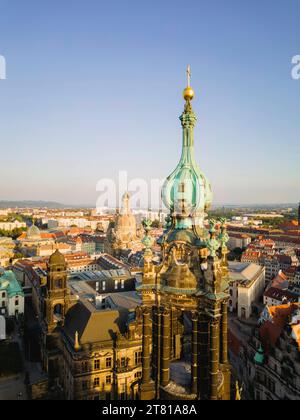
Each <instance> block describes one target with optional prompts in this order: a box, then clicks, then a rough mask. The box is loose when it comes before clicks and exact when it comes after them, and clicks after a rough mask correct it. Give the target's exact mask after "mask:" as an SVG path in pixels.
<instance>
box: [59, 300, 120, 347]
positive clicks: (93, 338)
mask: <svg viewBox="0 0 300 420" xmlns="http://www.w3.org/2000/svg"><path fill="white" fill-rule="evenodd" d="M127 319H128V311H127V310H124V309H123V310H122V309H121V310H97V309H96V308H95V307H94V306H93V305H92V304H91V303H90V302H88V301H85V300H80V301H79V302H78V303H76V305H74V306H73V307H72V308H71V309H70V310H69V311H68V312H67V315H66V320H65V325H64V330H65V333H66V334H67V335H68V336H69V337H70V339H71V340H72V341H73V340H74V337H75V333H76V331H77V332H78V335H79V341H80V344H81V345H84V344H88V343H98V342H103V341H110V340H113V339H114V338H115V337H116V334H117V333H121V334H124V332H125V331H126V324H127Z"/></svg>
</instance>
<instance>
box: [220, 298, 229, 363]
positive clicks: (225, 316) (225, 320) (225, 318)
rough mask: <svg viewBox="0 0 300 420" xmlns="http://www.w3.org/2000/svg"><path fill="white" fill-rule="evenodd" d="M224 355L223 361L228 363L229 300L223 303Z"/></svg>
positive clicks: (222, 356)
mask: <svg viewBox="0 0 300 420" xmlns="http://www.w3.org/2000/svg"><path fill="white" fill-rule="evenodd" d="M221 330H222V355H221V363H223V364H226V363H228V337H227V336H228V306H227V302H223V303H222V326H221Z"/></svg>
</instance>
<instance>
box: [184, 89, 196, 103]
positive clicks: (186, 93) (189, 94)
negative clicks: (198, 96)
mask: <svg viewBox="0 0 300 420" xmlns="http://www.w3.org/2000/svg"><path fill="white" fill-rule="evenodd" d="M194 96H195V92H194V90H193V89H192V88H191V87H190V86H188V87H186V88H185V89H184V91H183V97H184V99H185V100H186V101H191V100H192V99H193V97H194Z"/></svg>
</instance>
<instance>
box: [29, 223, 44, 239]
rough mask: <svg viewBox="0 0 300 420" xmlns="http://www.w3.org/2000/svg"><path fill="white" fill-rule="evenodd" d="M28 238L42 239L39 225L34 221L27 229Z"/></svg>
mask: <svg viewBox="0 0 300 420" xmlns="http://www.w3.org/2000/svg"><path fill="white" fill-rule="evenodd" d="M27 238H28V239H40V238H41V232H40V229H39V228H38V227H37V226H35V224H34V223H33V224H32V225H31V226H30V228H29V229H28V230H27Z"/></svg>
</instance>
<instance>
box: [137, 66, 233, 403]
mask: <svg viewBox="0 0 300 420" xmlns="http://www.w3.org/2000/svg"><path fill="white" fill-rule="evenodd" d="M189 73H190V72H189V70H188V74H189ZM183 96H184V99H185V106H184V111H183V114H182V115H181V117H180V120H181V125H182V129H183V143H182V154H181V158H180V161H179V163H178V165H177V167H176V168H175V170H174V171H173V172H172V173H171V175H169V176H168V178H167V179H166V181H165V184H164V186H163V190H162V198H163V201H164V203H165V205H166V206H167V208H168V209H169V210H170V215H169V217H168V218H167V224H166V228H165V231H164V234H163V237H162V238H161V239H160V241H159V243H160V245H161V254H162V259H161V264H160V265H159V266H154V265H153V263H152V255H151V241H149V240H148V239H149V233H148V232H147V231H146V232H147V233H146V238H145V239H144V241H143V242H144V245H145V246H146V250H145V258H144V261H145V263H144V276H143V282H142V284H141V286H140V287H139V290H140V292H141V294H142V298H143V307H142V309H143V358H142V362H143V376H142V381H141V385H140V398H141V399H166V400H171V399H182V400H188V399H190V400H196V399H201V400H202V399H203V400H227V399H230V366H229V363H228V355H227V312H228V300H229V294H228V263H227V252H228V251H227V248H226V242H227V241H228V235H227V233H226V226H225V220H220V221H218V222H217V221H215V220H211V221H210V222H209V227H207V228H206V224H205V215H206V211H207V209H208V208H209V207H210V205H211V201H212V192H211V186H210V183H209V182H208V180H207V178H206V177H205V175H204V174H203V173H202V171H201V170H200V169H199V167H198V165H197V163H196V161H195V157H194V126H195V123H196V116H195V114H194V111H193V109H192V105H191V101H192V99H193V97H194V91H193V90H192V88H191V87H190V84H189V79H188V86H187V88H186V89H185V90H184V93H183ZM148 230H149V229H148Z"/></svg>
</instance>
